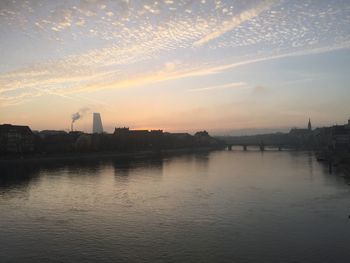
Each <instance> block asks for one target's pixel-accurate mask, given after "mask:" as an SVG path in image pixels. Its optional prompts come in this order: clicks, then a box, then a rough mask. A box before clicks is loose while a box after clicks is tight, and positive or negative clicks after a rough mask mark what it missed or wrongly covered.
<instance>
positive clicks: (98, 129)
mask: <svg viewBox="0 0 350 263" xmlns="http://www.w3.org/2000/svg"><path fill="white" fill-rule="evenodd" d="M92 133H103V127H102V121H101V115H100V114H99V113H96V112H94V115H93V122H92Z"/></svg>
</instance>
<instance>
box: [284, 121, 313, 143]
mask: <svg viewBox="0 0 350 263" xmlns="http://www.w3.org/2000/svg"><path fill="white" fill-rule="evenodd" d="M311 134H312V125H311V120H310V119H309V122H308V125H307V128H306V129H299V128H293V129H291V130H290V132H289V135H291V136H293V137H297V138H300V139H307V138H308V137H309V136H310V135H311Z"/></svg>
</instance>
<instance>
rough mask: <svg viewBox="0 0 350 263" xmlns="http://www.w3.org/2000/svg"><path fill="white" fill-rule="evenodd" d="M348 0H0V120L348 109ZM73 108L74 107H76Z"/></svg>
mask: <svg viewBox="0 0 350 263" xmlns="http://www.w3.org/2000/svg"><path fill="white" fill-rule="evenodd" d="M349 25H350V1H348V0H343V1H340V0H329V1H325V0H293V1H289V0H265V1H256V0H246V1H238V0H231V1H225V0H157V1H153V0H144V1H141V0H69V1H65V0H61V1H54V0H46V1H44V0H33V1H30V0H28V1H20V0H1V1H0V55H1V63H0V123H12V124H21V125H29V126H30V127H31V128H32V129H33V130H43V129H59V130H68V129H69V128H70V125H71V121H72V116H77V115H76V113H79V116H81V118H80V119H78V120H76V121H75V122H74V128H75V129H76V130H83V131H86V132H91V128H92V113H93V112H99V113H101V117H102V122H103V125H104V129H105V130H106V131H108V132H111V131H112V130H113V129H114V127H124V126H126V127H130V128H133V129H163V130H165V131H172V132H175V131H178V132H180V131H181V132H194V131H197V130H208V131H209V132H210V133H212V134H235V133H241V134H246V133H249V132H252V131H254V132H256V133H261V132H266V131H287V130H288V129H290V128H292V127H304V126H306V125H307V122H308V119H309V118H311V121H312V124H313V126H314V127H316V126H324V125H332V124H336V123H338V124H342V123H345V122H347V119H348V118H349V117H350V103H349V99H350V87H349V83H350V69H349V64H350V26H349ZM74 114H75V115H74Z"/></svg>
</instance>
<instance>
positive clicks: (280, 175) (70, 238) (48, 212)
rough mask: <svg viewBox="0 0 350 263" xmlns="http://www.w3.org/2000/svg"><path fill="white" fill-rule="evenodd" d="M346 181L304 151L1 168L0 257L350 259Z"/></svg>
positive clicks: (82, 259) (349, 199)
mask: <svg viewBox="0 0 350 263" xmlns="http://www.w3.org/2000/svg"><path fill="white" fill-rule="evenodd" d="M349 215H350V185H349V181H347V180H346V178H344V177H343V176H342V174H341V173H337V172H335V173H334V174H329V173H328V171H327V167H324V166H323V165H322V164H320V163H318V162H316V160H315V157H314V156H313V154H312V153H308V152H293V151H282V152H278V151H265V152H263V153H262V152H259V151H257V150H254V149H250V150H248V151H246V152H244V151H240V150H239V149H236V150H233V151H213V152H209V153H197V154H183V155H177V156H170V157H164V158H148V159H134V160H130V159H124V160H109V161H106V160H104V161H98V160H96V161H93V162H91V161H89V162H78V163H76V162H75V163H62V164H52V163H51V164H42V165H34V164H26V165H21V164H18V165H16V166H15V167H12V166H2V167H1V175H0V262H317V263H319V262H332V263H334V262H344V263H345V262H349V258H350V249H349V244H350V219H349V218H348V216H349Z"/></svg>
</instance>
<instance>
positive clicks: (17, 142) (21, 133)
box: [0, 124, 34, 153]
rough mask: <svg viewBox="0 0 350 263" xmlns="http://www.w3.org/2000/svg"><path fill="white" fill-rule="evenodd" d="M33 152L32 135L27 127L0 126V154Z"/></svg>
mask: <svg viewBox="0 0 350 263" xmlns="http://www.w3.org/2000/svg"><path fill="white" fill-rule="evenodd" d="M33 151H34V134H33V132H32V131H31V129H30V128H29V127H28V126H21V125H11V124H3V125H0V153H29V152H33Z"/></svg>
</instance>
